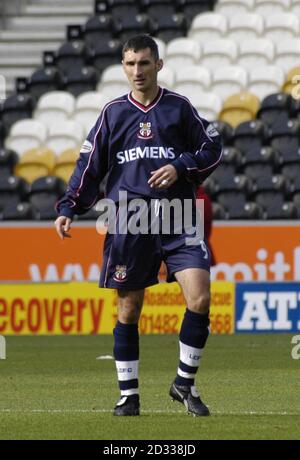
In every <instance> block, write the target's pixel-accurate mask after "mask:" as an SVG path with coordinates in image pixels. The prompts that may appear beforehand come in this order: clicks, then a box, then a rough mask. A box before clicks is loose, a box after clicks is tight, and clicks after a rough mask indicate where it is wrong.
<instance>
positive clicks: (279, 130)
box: [270, 119, 300, 153]
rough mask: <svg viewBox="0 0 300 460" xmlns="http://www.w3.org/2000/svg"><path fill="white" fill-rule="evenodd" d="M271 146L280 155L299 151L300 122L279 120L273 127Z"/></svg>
mask: <svg viewBox="0 0 300 460" xmlns="http://www.w3.org/2000/svg"><path fill="white" fill-rule="evenodd" d="M270 144H271V146H272V147H274V148H275V149H276V150H278V151H279V152H280V153H282V152H283V151H286V152H287V151H294V150H297V149H298V148H299V147H300V121H298V120H295V119H292V120H288V121H281V120H277V121H276V122H275V123H274V124H273V125H272V126H271V130H270Z"/></svg>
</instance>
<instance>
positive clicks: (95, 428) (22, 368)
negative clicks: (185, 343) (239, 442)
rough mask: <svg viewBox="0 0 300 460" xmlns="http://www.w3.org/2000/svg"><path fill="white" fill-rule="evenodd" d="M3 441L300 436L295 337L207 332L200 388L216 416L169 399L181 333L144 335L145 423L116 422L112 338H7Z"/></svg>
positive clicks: (2, 370) (1, 371)
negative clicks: (110, 356)
mask: <svg viewBox="0 0 300 460" xmlns="http://www.w3.org/2000/svg"><path fill="white" fill-rule="evenodd" d="M6 340H7V359H6V360H5V361H4V360H3V361H0V391H1V393H0V394H1V396H0V439H99V440H103V439H106V440H110V439H111V440H116V439H119V440H123V439H130V440H135V439H146V440H153V439H158V440H166V439H169V440H175V439H177V440H189V439H195V440H198V439H199V440H200V439H299V438H300V397H299V395H300V360H298V361H295V360H293V359H292V358H291V348H292V345H291V335H287V334H282V335H281V334H278V335H267V334H266V335H233V336H211V337H210V338H209V342H208V346H207V349H206V352H205V354H204V357H203V362H202V363H201V369H200V371H199V373H198V377H197V384H198V388H199V390H200V391H201V396H202V399H203V400H204V401H205V402H206V403H207V404H208V405H209V407H210V410H211V413H212V416H211V417H207V418H201V417H200V418H197V417H192V416H189V415H187V414H186V412H185V409H184V407H183V406H182V405H180V404H179V403H176V402H175V403H173V402H172V401H171V400H170V398H169V397H168V390H169V386H170V383H171V381H172V379H173V378H174V375H175V373H176V369H177V361H178V357H177V355H178V342H177V337H175V336H142V337H141V339H140V344H141V361H140V393H141V402H142V413H141V416H140V417H129V418H127V417H120V418H119V417H113V415H112V413H111V409H112V408H113V406H114V404H115V402H116V401H117V400H118V397H119V393H118V387H117V383H116V371H115V365H114V362H113V361H112V360H97V359H96V358H97V357H98V356H99V355H106V354H111V350H112V337H111V336H91V337H89V336H80V337H74V336H73V337H65V336H57V337H7V338H6Z"/></svg>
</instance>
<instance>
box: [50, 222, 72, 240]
mask: <svg viewBox="0 0 300 460" xmlns="http://www.w3.org/2000/svg"><path fill="white" fill-rule="evenodd" d="M71 223H72V219H70V218H69V217H66V216H59V217H58V218H57V219H56V221H55V222H54V225H55V228H56V231H57V233H58V235H59V237H60V238H61V239H62V240H63V239H64V238H71V235H69V233H68V231H69V230H70V228H71Z"/></svg>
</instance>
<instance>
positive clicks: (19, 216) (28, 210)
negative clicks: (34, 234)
mask: <svg viewBox="0 0 300 460" xmlns="http://www.w3.org/2000/svg"><path fill="white" fill-rule="evenodd" d="M1 219H2V220H37V219H38V215H37V213H36V212H35V210H34V208H33V207H32V206H31V204H30V203H26V202H24V203H10V204H8V205H7V206H5V208H4V209H3V211H2V213H1Z"/></svg>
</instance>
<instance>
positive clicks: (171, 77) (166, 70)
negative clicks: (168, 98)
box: [157, 65, 175, 89]
mask: <svg viewBox="0 0 300 460" xmlns="http://www.w3.org/2000/svg"><path fill="white" fill-rule="evenodd" d="M157 82H158V84H159V85H160V86H163V87H166V88H169V89H172V88H173V85H174V83H175V74H174V70H173V69H172V68H171V67H167V66H166V65H165V66H163V68H162V69H161V70H160V71H159V72H158V74H157Z"/></svg>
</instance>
